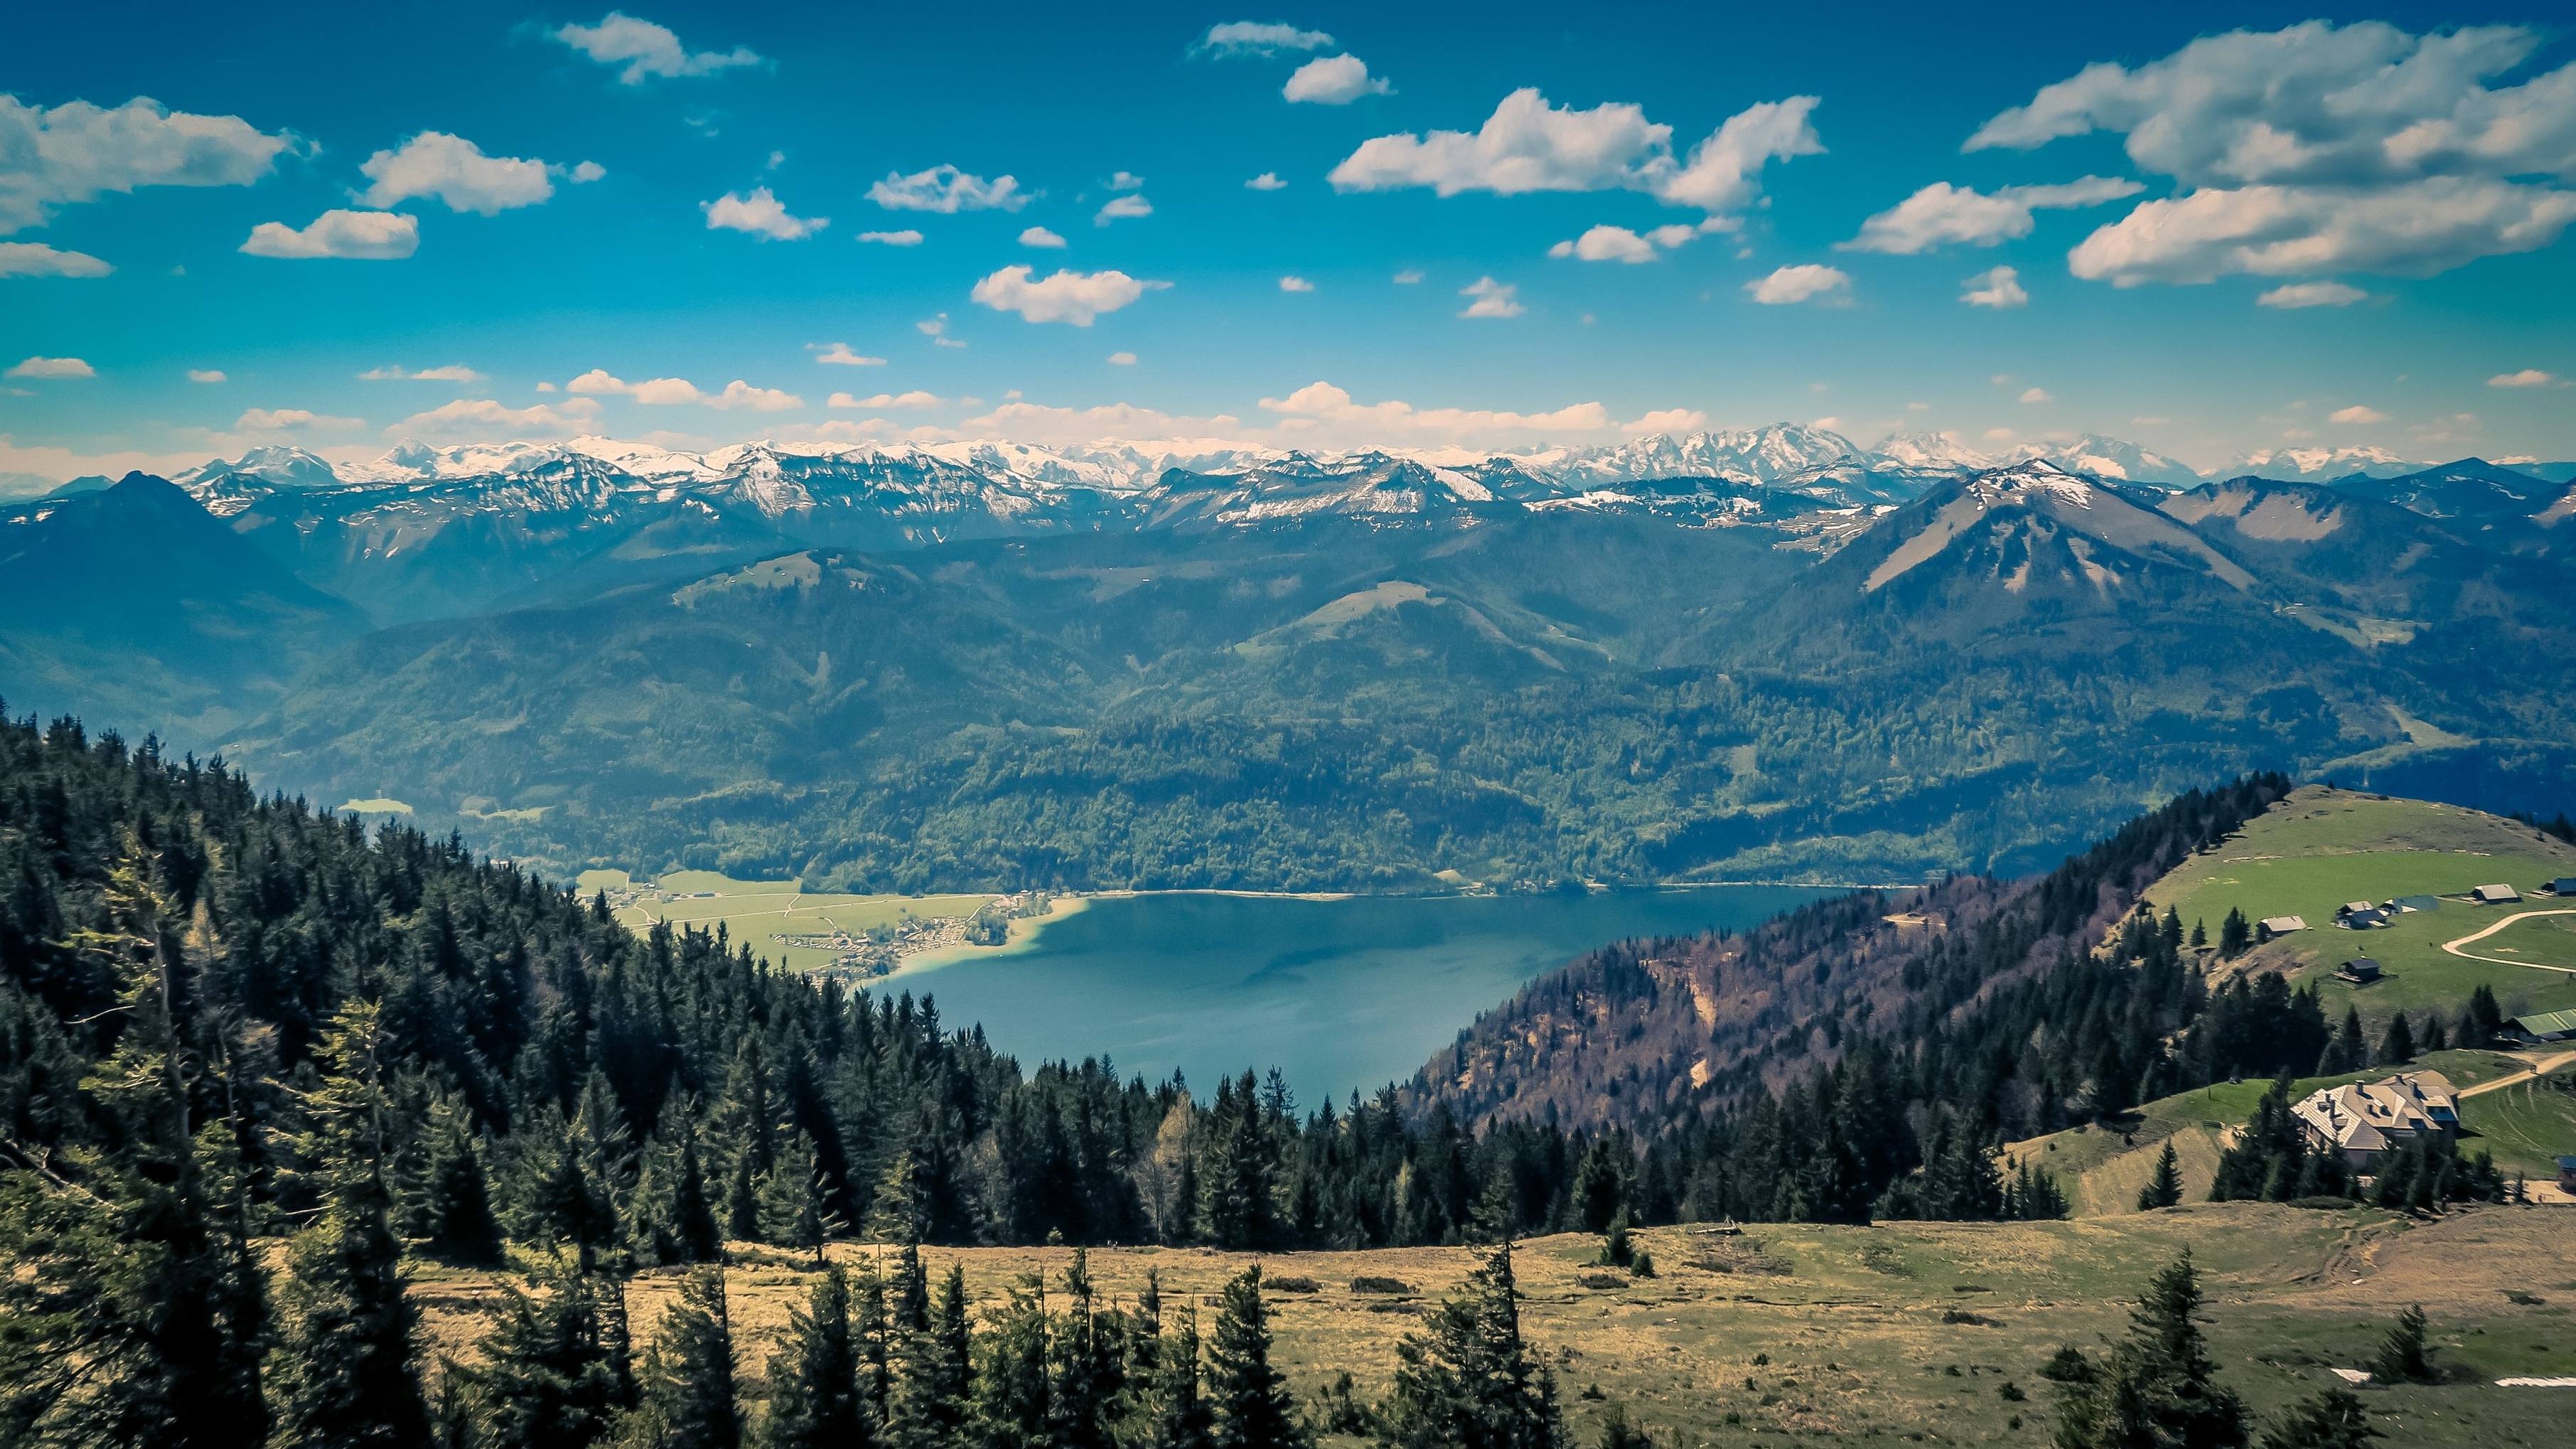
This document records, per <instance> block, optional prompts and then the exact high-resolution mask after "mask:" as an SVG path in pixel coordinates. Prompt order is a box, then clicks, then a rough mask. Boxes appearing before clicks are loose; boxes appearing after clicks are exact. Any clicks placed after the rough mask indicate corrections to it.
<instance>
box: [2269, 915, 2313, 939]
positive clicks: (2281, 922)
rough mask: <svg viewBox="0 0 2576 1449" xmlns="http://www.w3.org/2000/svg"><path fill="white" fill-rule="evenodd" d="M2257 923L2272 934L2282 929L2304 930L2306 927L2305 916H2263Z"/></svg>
mask: <svg viewBox="0 0 2576 1449" xmlns="http://www.w3.org/2000/svg"><path fill="white" fill-rule="evenodd" d="M2259 924H2260V925H2261V926H2262V927H2263V929H2265V930H2267V931H2270V932H2271V933H2273V934H2274V935H2279V934H2281V933H2282V932H2284V931H2304V930H2306V929H2307V928H2308V921H2307V917H2305V916H2265V917H2264V918H2263V919H2262V921H2261V922H2260V923H2259Z"/></svg>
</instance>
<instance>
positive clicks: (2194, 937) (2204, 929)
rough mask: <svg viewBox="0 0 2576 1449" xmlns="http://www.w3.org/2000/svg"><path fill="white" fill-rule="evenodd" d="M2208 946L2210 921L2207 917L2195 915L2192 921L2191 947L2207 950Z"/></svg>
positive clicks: (2196, 949)
mask: <svg viewBox="0 0 2576 1449" xmlns="http://www.w3.org/2000/svg"><path fill="white" fill-rule="evenodd" d="M2208 946H2209V922H2208V921H2207V920H2205V919H2202V918H2198V917H2195V918H2193V920H2192V923H2191V949H2193V950H2195V951H2199V950H2205V949H2207V948H2208Z"/></svg>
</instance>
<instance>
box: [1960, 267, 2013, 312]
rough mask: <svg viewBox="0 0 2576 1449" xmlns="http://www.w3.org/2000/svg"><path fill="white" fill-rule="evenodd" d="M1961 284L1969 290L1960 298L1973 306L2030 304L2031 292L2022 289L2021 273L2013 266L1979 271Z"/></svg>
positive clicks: (2000, 306)
mask: <svg viewBox="0 0 2576 1449" xmlns="http://www.w3.org/2000/svg"><path fill="white" fill-rule="evenodd" d="M1961 285H1963V286H1965V287H1966V288H1967V289H1968V290H1966V291H1964V292H1961V293H1960V294H1959V300H1960V301H1962V302H1965V303H1967V304H1968V305H1969V306H1971V307H1995V308H2004V307H2023V306H2028V305H2029V304H2030V293H2028V292H2026V291H2023V290H2022V285H2021V273H2020V272H2018V271H2016V270H2014V269H2013V268H2011V267H1995V268H1993V269H1991V270H1988V271H1983V272H1979V273H1977V274H1976V275H1975V276H1973V277H1970V278H1969V279H1968V280H1967V281H1966V282H1964V283H1962V284H1961Z"/></svg>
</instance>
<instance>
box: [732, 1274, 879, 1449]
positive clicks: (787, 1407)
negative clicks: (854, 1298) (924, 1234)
mask: <svg viewBox="0 0 2576 1449" xmlns="http://www.w3.org/2000/svg"><path fill="white" fill-rule="evenodd" d="M860 1373H861V1358H860V1348H859V1343H858V1339H857V1336H856V1334H855V1332H854V1330H853V1326H852V1323H851V1320H850V1280H849V1275H848V1274H846V1273H844V1272H842V1271H841V1269H840V1268H839V1267H837V1266H834V1267H830V1268H826V1269H825V1270H824V1271H823V1275H822V1277H821V1278H819V1279H817V1280H816V1282H815V1284H814V1292H813V1294H812V1296H811V1297H809V1298H808V1299H807V1301H806V1302H805V1303H804V1304H802V1305H799V1306H791V1307H790V1308H789V1309H788V1310H787V1332H786V1333H785V1334H784V1335H782V1336H781V1337H780V1339H779V1341H778V1347H777V1349H776V1351H774V1352H772V1353H771V1354H770V1356H769V1417H768V1418H767V1420H766V1421H765V1422H764V1423H763V1424H762V1426H761V1434H760V1442H761V1444H762V1445H763V1446H764V1449H868V1446H869V1445H871V1444H872V1443H873V1442H874V1434H873V1432H872V1431H873V1428H874V1425H873V1424H872V1423H871V1421H870V1417H869V1415H868V1413H867V1411H866V1409H865V1406H864V1401H863V1399H862V1397H861V1378H860Z"/></svg>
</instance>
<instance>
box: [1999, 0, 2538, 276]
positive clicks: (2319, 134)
mask: <svg viewBox="0 0 2576 1449" xmlns="http://www.w3.org/2000/svg"><path fill="white" fill-rule="evenodd" d="M2540 43H2541V37H2540V35H2539V34H2538V33H2537V32H2535V31H2533V30H2531V29H2528V28H2526V27H2522V26H2512V25H2499V26H2471V27H2466V28H2462V29H2458V30H2452V31H2448V32H2437V33H2433V34H2427V35H2421V36H2418V35H2413V34H2409V33H2408V32H2406V31H2404V30H2401V29H2398V28H2397V27H2395V26H2392V25H2387V24H2384V23H2381V22H2378V21H2364V22H2360V23H2357V24H2353V25H2348V26H2342V27H2337V26H2335V25H2332V24H2330V23H2328V22H2325V21H2310V22H2307V23H2305V24H2300V25H2293V26H2290V27H2288V28H2287V29H2283V30H2278V31H2269V32H2252V31H2235V32H2231V33H2229V34H2225V35H2214V36H2204V37H2202V38H2201V39H2198V40H2195V41H2193V42H2192V43H2190V44H2189V45H2186V46H2184V47H2183V48H2182V49H2180V50H2177V51H2175V52H2174V53H2173V54H2171V55H2169V56H2166V57H2165V58H2163V59H2161V60H2157V61H2152V62H2149V63H2148V64H2146V65H2142V66H2139V67H2137V68H2135V69H2131V68H2129V67H2126V66H2122V65H2118V64H2114V63H2110V62H2102V63H2098V64H2095V65H2090V66H2087V67H2085V68H2084V69H2083V70H2082V71H2080V72H2078V73H2077V74H2076V75H2074V76H2072V77H2070V78H2068V79H2066V80H2063V81H2059V82H2057V83H2055V84H2053V85H2050V86H2046V87H2044V88H2042V89H2041V90H2040V91H2039V92H2038V94H2037V95H2035V96H2034V97H2033V98H2032V100H2031V102H2030V103H2029V104H2028V105H2025V106H2018V107H2015V108H2013V109H2011V110H2007V111H2005V112H2003V113H2002V114H2000V115H1997V116H1995V117H1994V118H1993V119H1992V120H1989V121H1988V122H1986V124H1985V125H1984V126H1983V127H1981V128H1979V129H1978V131H1977V133H1976V134H1975V135H1974V136H1972V137H1970V138H1969V141H1968V149H1970V150H1978V149H1982V148H1987V147H2009V148H2013V149H2018V150H2028V149H2031V148H2034V147H2037V146H2041V145H2045V144H2047V143H2048V142H2049V141H2052V140H2055V139H2058V138H2060V137H2067V136H2082V135H2087V134H2091V133H2093V132H2096V131H2108V132H2113V133H2116V134H2119V135H2121V136H2122V137H2123V138H2124V145H2125V146H2126V149H2127V151H2128V154H2129V157H2130V159H2131V160H2133V161H2134V162H2136V163H2137V164H2138V165H2139V166H2140V167H2141V168H2142V169H2145V170H2149V171H2153V172H2155V173H2158V174H2160V175H2164V176H2169V177H2172V178H2173V179H2174V180H2175V181H2176V182H2177V183H2179V184H2180V185H2181V187H2182V188H2183V190H2182V192H2181V194H2179V195H2176V196H2173V197H2170V198H2166V199H2160V200H2156V201H2150V202H2146V203H2144V204H2142V205H2140V206H2138V207H2137V208H2136V209H2134V210H2133V211H2131V212H2130V213H2129V214H2128V215H2127V216H2126V217H2123V218H2122V219H2121V220H2119V221H2117V222H2113V223H2111V224H2109V225H2107V226H2105V227H2103V228H2101V229H2100V230H2099V231H2096V232H2095V233H2094V234H2093V235H2092V236H2091V237H2089V238H2087V239H2086V241H2085V243H2084V244H2083V245H2082V246H2080V247H2078V248H2077V249H2076V250H2075V252H2074V253H2073V254H2072V255H2071V256H2070V258H2069V262H2070V265H2072V266H2073V267H2074V269H2075V272H2076V274H2077V275H2078V276H2083V277H2088V278H2093V279H2096V280H2108V281H2111V282H2113V283H2115V284H2118V285H2122V286H2135V285H2138V284H2141V283H2146V282H2174V283H2193V282H2206V281H2210V280H2213V279H2215V278H2217V277H2219V276H2224V275H2228V274H2231V273H2246V274H2251V275H2255V276H2279V275H2283V274H2285V273H2292V272H2300V271H2305V272H2309V273H2316V272H2324V271H2365V272H2381V273H2389V274H2394V275H2401V276H2423V275H2430V274H2432V273H2436V272H2442V271H2447V270H2449V269H2451V268H2453V267H2458V266H2462V265H2465V264H2466V263H2468V262H2471V261H2474V260H2476V259H2477V258H2479V257H2485V256H2495V255H2500V254H2504V253H2509V252H2522V251H2531V250H2535V249H2537V248H2540V247H2544V246H2548V245H2549V244H2551V243H2552V242H2554V241H2555V240H2557V238H2558V236H2559V235H2560V234H2561V233H2562V232H2563V231H2564V230H2565V229H2566V228H2567V226H2568V224H2569V223H2570V222H2571V221H2576V192H2571V191H2569V190H2567V189H2565V188H2564V185H2563V183H2566V182H2568V181H2570V180H2571V179H2576V64H2570V65H2565V66H2561V67H2559V68H2558V69H2556V70H2553V71H2549V72H2546V73H2543V74H2540V75H2536V76H2533V77H2532V78H2530V79H2529V80H2526V81H2523V82H2522V83H2520V84H2518V85H2509V86H2492V85H2490V84H2489V82H2490V81H2492V80H2494V79H2495V78H2496V77H2499V76H2503V75H2506V74H2509V73H2512V72H2514V71H2516V70H2518V69H2519V68H2521V67H2522V66H2523V65H2524V64H2525V63H2526V62H2527V61H2528V60H2529V59H2530V58H2531V56H2532V55H2533V54H2534V53H2535V52H2536V51H2537V49H2538V46H2539V45H2540ZM2552 182H2556V183H2561V184H2559V185H2553V184H2551V183H2552Z"/></svg>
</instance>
